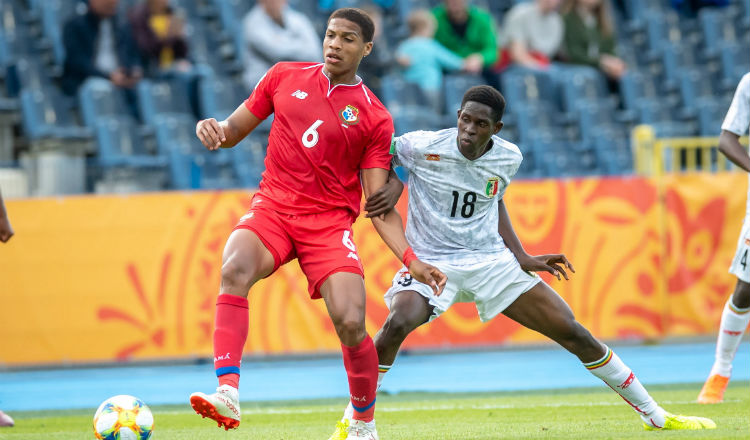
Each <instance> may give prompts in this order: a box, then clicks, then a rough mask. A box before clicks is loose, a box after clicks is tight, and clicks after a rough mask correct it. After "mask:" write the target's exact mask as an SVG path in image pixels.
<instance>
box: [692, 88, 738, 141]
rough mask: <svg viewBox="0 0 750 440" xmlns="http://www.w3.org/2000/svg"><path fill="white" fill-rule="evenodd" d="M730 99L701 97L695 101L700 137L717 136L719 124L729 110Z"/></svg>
mask: <svg viewBox="0 0 750 440" xmlns="http://www.w3.org/2000/svg"><path fill="white" fill-rule="evenodd" d="M730 103H731V99H722V98H713V97H702V98H698V99H696V107H697V109H698V134H699V135H700V136H718V135H719V133H720V132H721V124H722V122H724V116H725V115H726V113H727V110H728V109H729V104H730Z"/></svg>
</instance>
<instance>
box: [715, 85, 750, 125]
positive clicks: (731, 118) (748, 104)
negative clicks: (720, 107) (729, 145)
mask: <svg viewBox="0 0 750 440" xmlns="http://www.w3.org/2000/svg"><path fill="white" fill-rule="evenodd" d="M748 126H750V73H748V74H745V76H743V77H742V79H741V80H740V83H739V85H738V86H737V90H736V91H735V92H734V98H732V104H731V105H730V106H729V110H728V111H727V115H726V117H725V118H724V123H722V124H721V129H722V130H726V131H729V132H732V133H734V134H736V135H737V136H742V135H743V134H745V132H746V131H747V129H748Z"/></svg>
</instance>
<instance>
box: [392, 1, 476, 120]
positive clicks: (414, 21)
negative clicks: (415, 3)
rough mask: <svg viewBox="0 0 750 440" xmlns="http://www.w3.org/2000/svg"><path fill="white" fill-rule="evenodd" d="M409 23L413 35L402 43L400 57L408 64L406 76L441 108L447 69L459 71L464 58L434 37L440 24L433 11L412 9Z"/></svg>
mask: <svg viewBox="0 0 750 440" xmlns="http://www.w3.org/2000/svg"><path fill="white" fill-rule="evenodd" d="M407 24H408V25H409V31H410V36H409V38H407V39H406V40H404V41H403V42H402V43H401V44H400V45H399V46H398V49H397V50H396V59H397V61H398V63H399V64H400V65H401V66H403V67H404V73H403V75H404V79H405V80H406V81H408V82H411V83H414V84H416V85H418V86H419V87H420V88H421V89H422V90H423V91H424V92H425V94H426V95H427V97H428V99H429V100H430V103H431V104H432V105H433V106H434V107H435V108H439V106H440V96H441V91H442V86H443V69H445V70H459V69H461V68H462V67H463V66H464V59H463V58H461V57H460V56H458V55H456V54H455V53H453V52H451V51H450V50H448V49H446V48H445V47H443V46H442V45H441V44H440V43H438V42H437V41H435V40H434V39H433V38H432V37H433V35H434V34H435V27H436V25H437V24H436V21H435V17H434V16H433V15H432V14H431V13H430V12H429V11H426V10H416V11H414V12H412V13H411V15H409V18H408V20H407Z"/></svg>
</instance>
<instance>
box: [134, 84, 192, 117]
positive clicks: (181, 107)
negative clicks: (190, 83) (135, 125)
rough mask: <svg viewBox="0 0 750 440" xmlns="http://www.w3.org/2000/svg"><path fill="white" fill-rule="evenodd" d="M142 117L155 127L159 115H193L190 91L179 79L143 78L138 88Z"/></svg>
mask: <svg viewBox="0 0 750 440" xmlns="http://www.w3.org/2000/svg"><path fill="white" fill-rule="evenodd" d="M136 92H137V95H138V106H139V109H140V113H141V119H142V120H143V122H144V123H145V124H148V125H151V126H154V128H156V127H155V124H156V121H157V119H158V118H157V116H171V115H176V116H183V117H193V111H192V107H191V105H190V100H189V98H188V95H189V91H188V90H187V87H186V86H185V84H184V83H182V82H180V81H177V80H148V79H144V80H141V81H140V82H139V83H138V85H137V89H136Z"/></svg>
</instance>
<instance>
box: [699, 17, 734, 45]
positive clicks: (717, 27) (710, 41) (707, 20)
mask: <svg viewBox="0 0 750 440" xmlns="http://www.w3.org/2000/svg"><path fill="white" fill-rule="evenodd" d="M698 19H699V20H700V27H701V30H702V31H703V39H704V45H705V48H706V53H707V55H709V56H716V55H718V51H719V46H721V44H722V43H723V42H734V41H737V32H736V28H735V26H733V25H732V23H734V21H733V20H732V19H731V17H728V16H727V12H726V9H725V8H702V9H701V10H700V11H698Z"/></svg>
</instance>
